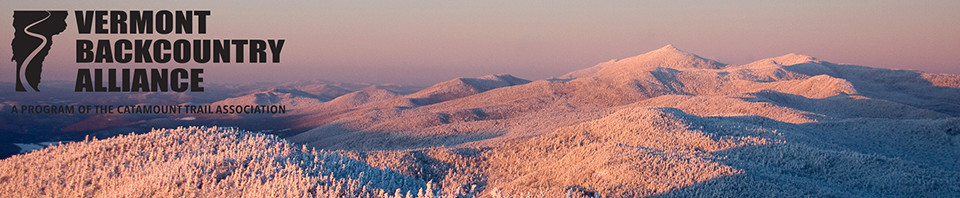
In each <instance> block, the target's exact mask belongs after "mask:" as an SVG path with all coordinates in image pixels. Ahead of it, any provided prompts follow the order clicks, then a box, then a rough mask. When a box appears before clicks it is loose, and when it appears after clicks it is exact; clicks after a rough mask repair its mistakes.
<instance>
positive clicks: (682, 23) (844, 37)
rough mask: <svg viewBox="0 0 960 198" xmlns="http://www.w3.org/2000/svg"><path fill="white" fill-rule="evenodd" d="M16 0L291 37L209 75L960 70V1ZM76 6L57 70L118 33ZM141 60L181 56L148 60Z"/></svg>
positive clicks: (211, 34) (55, 77) (360, 78)
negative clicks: (95, 27) (199, 13)
mask: <svg viewBox="0 0 960 198" xmlns="http://www.w3.org/2000/svg"><path fill="white" fill-rule="evenodd" d="M4 4H5V5H8V6H5V7H6V8H4V9H3V10H4V12H5V13H6V14H5V16H8V17H0V23H2V24H5V25H0V27H2V30H0V31H2V32H5V33H3V34H0V40H4V41H7V42H9V41H11V40H12V38H13V34H12V32H13V29H12V26H11V25H10V24H12V17H10V16H12V14H13V10H29V9H45V10H55V9H62V10H83V9H113V10H136V9H149V10H160V9H170V10H178V9H179V10H182V9H191V10H193V9H208V10H211V11H212V15H211V17H210V18H209V19H208V24H209V26H208V33H207V34H206V35H201V36H198V37H197V38H213V39H225V38H264V39H266V38H283V39H286V40H287V44H286V46H285V47H284V52H283V57H282V60H283V61H282V63H280V64H246V65H229V64H205V65H203V68H205V69H206V72H205V73H204V75H205V80H206V81H205V82H208V83H236V82H259V81H294V80H327V81H338V82H370V83H398V84H412V85H428V84H432V83H436V82H440V81H444V80H448V79H452V78H456V77H475V76H482V75H487V74H501V73H504V74H512V75H515V76H518V77H521V78H526V79H531V80H536V79H543V78H547V77H552V76H559V75H562V74H565V73H567V72H570V71H574V70H577V69H582V68H586V67H590V66H592V65H595V64H597V63H601V62H605V61H607V60H611V59H619V58H625V57H630V56H634V55H637V54H641V53H644V52H647V51H650V50H654V49H657V48H659V47H661V46H664V45H667V44H673V45H675V46H677V48H679V49H681V50H684V51H688V52H691V53H695V54H698V55H700V56H703V57H705V58H710V59H713V60H717V61H720V62H723V63H727V64H744V63H748V62H751V61H754V60H758V59H762V58H768V57H776V56H780V55H784V54H788V53H797V54H804V55H810V56H814V57H817V58H820V59H822V60H826V61H830V62H835V63H846V64H856V65H865V66H872V67H883V68H894V69H910V70H920V71H925V72H935V73H960V67H958V66H957V64H956V63H958V62H960V56H956V55H955V54H956V53H957V52H960V37H957V36H956V35H960V13H957V12H955V10H957V8H960V2H956V1H917V2H897V1H884V2H873V1H856V2H828V1H804V2H763V1H736V2H688V1H683V2H629V1H623V2H615V3H607V4H598V3H595V2H573V1H559V2H540V3H533V2H521V3H518V2H508V1H496V2H489V1H485V2H456V3H454V2H444V1H427V2H423V1H421V2H379V3H371V2H354V1H335V2H282V3H277V2H235V3H232V4H220V3H211V2H188V1H183V2H182V3H169V4H166V3H159V2H124V1H96V2H54V1H34V2H20V1H6V2H4ZM170 4H178V5H170ZM250 10H257V11H258V12H248V11H250ZM70 15H71V16H68V18H67V20H68V23H67V24H68V27H67V30H66V31H64V32H63V33H61V34H60V35H57V36H54V39H53V46H52V49H51V54H50V55H49V56H48V59H47V60H46V61H44V64H45V65H46V66H45V67H44V74H43V77H44V80H45V82H46V81H68V82H69V81H73V80H75V75H76V69H75V68H76V66H75V65H78V64H77V63H74V58H75V57H74V50H75V46H74V42H73V40H75V39H77V38H87V39H95V38H113V37H112V36H104V37H100V35H82V36H79V37H78V36H77V33H76V27H74V26H75V23H73V22H72V21H71V20H73V16H72V15H73V13H72V12H71V13H70ZM268 17H274V18H268ZM290 21H295V22H296V23H294V22H290ZM193 36H194V35H123V36H122V37H125V38H145V39H146V38H167V39H174V38H179V37H186V38H193ZM116 38H119V37H116ZM11 56H12V53H11V51H10V47H0V58H2V59H4V60H11V59H10V57H11ZM3 65H4V66H2V67H0V81H3V82H12V81H13V79H14V78H13V73H15V72H14V71H15V68H16V67H15V66H14V65H15V62H13V61H5V62H4V64H3ZM141 65H142V66H144V67H175V66H178V65H179V64H164V65H155V64H137V66H141ZM151 65H152V66H151ZM91 66H93V65H91ZM97 66H102V65H97ZM236 76H243V78H236ZM41 86H42V85H41Z"/></svg>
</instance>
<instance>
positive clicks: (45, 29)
mask: <svg viewBox="0 0 960 198" xmlns="http://www.w3.org/2000/svg"><path fill="white" fill-rule="evenodd" d="M66 19H67V11H13V28H14V29H15V30H16V31H15V32H14V34H13V43H12V44H11V46H12V47H13V61H16V62H17V91H18V92H26V91H27V89H26V86H24V85H25V84H26V85H30V87H31V88H33V90H34V91H40V89H38V88H37V85H39V84H40V73H41V72H42V71H43V60H44V59H45V58H46V57H47V54H48V53H49V52H50V45H51V44H53V40H52V38H53V35H57V34H60V33H61V32H63V31H64V30H65V29H66V28H67V23H66V21H65V20H66Z"/></svg>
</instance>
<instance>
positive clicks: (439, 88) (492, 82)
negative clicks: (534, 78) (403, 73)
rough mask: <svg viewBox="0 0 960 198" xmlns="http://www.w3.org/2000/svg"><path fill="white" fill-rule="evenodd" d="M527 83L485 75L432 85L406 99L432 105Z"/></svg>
mask: <svg viewBox="0 0 960 198" xmlns="http://www.w3.org/2000/svg"><path fill="white" fill-rule="evenodd" d="M529 82H530V81H529V80H525V79H521V78H517V77H514V76H511V75H509V74H499V75H486V76H481V77H479V78H457V79H453V80H449V81H445V82H441V83H437V84H434V85H433V86H430V87H427V88H426V89H423V90H420V91H418V92H416V93H412V94H410V95H407V96H406V97H407V98H413V99H419V100H423V102H421V103H420V104H432V103H437V102H442V101H448V100H453V99H457V98H462V97H466V96H470V95H474V94H477V93H481V92H485V91H489V90H491V89H495V88H500V87H509V86H514V85H522V84H527V83H529Z"/></svg>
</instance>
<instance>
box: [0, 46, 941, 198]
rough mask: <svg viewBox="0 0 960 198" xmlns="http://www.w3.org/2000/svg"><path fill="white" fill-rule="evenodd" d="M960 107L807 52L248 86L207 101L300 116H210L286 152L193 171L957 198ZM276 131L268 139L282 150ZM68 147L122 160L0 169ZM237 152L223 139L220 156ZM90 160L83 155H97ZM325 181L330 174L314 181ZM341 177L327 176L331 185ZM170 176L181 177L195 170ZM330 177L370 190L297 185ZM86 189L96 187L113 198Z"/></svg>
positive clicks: (450, 190) (533, 186) (379, 182)
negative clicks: (403, 81)
mask: <svg viewBox="0 0 960 198" xmlns="http://www.w3.org/2000/svg"><path fill="white" fill-rule="evenodd" d="M308 84H309V83H308ZM957 98H960V75H956V74H932V73H923V72H918V71H906V70H891V69H881V68H871V67H865V66H857V65H847V64H836V63H831V62H827V61H823V60H819V59H817V58H814V57H810V56H805V55H799V54H787V55H784V56H779V57H774V58H768V59H762V60H758V61H755V62H752V63H748V64H743V65H730V64H724V63H720V62H717V61H714V60H709V59H706V58H703V57H700V56H697V55H695V54H692V53H688V52H684V51H681V50H679V49H677V48H675V47H673V46H670V45H668V46H665V47H662V48H660V49H656V50H653V51H650V52H647V53H644V54H640V55H637V56H634V57H629V58H623V59H618V60H611V61H608V62H604V63H600V64H597V65H595V66H593V67H589V68H585V69H582V70H577V71H573V72H570V73H568V74H565V75H562V76H558V77H556V78H550V79H543V80H536V81H529V80H524V79H520V78H517V77H514V76H510V75H505V74H500V75H488V76H482V77H477V78H457V79H453V80H449V81H445V82H441V83H438V84H435V85H433V86H430V87H427V88H424V89H419V90H409V89H401V88H397V87H394V86H385V85H375V86H352V87H350V86H333V85H332V84H329V83H326V84H324V86H320V87H317V85H314V86H310V85H303V84H292V85H286V86H277V87H274V88H270V89H261V90H255V91H249V92H245V93H243V94H240V95H237V96H235V97H230V98H225V99H222V100H219V101H217V102H213V103H231V104H233V103H255V104H284V105H288V106H289V107H291V109H292V113H289V114H286V115H276V116H272V117H269V118H264V117H230V118H217V119H219V120H241V121H249V122H253V121H255V120H263V119H270V120H271V122H273V123H271V124H273V125H280V126H279V127H282V128H291V130H293V131H295V132H290V133H285V134H282V135H283V137H284V139H285V140H283V141H284V142H282V143H269V144H267V145H262V144H261V143H257V142H262V141H257V142H254V143H256V144H252V145H250V146H252V147H266V148H263V149H268V150H269V151H270V153H269V154H271V155H280V154H282V156H281V158H268V159H263V158H259V157H246V156H245V155H232V154H230V155H228V154H222V156H221V155H211V156H207V155H201V156H200V157H201V158H197V160H204V163H201V164H198V165H197V166H198V168H195V170H197V171H196V173H197V175H199V176H197V177H198V178H206V177H208V176H209V175H211V174H212V175H222V174H224V172H231V171H232V172H237V170H235V169H226V170H225V171H223V169H224V168H223V167H228V168H229V167H233V165H234V164H237V163H235V162H242V163H239V164H244V163H253V164H257V163H265V162H263V161H267V162H270V160H274V161H276V160H278V159H288V160H286V161H288V162H286V163H278V165H280V166H284V167H290V168H289V169H297V170H298V171H301V172H303V174H287V172H279V173H283V174H279V175H277V174H273V175H263V174H260V175H257V174H228V175H227V176H224V177H225V178H228V179H229V180H226V181H247V180H245V179H244V177H260V178H266V179H268V181H275V182H293V181H297V182H299V183H296V185H290V186H288V188H294V189H287V190H285V191H284V192H296V193H302V194H298V195H304V196H326V195H328V194H325V193H330V192H339V193H353V194H362V195H365V196H366V195H369V196H379V197H404V196H407V194H408V193H407V192H414V193H410V194H417V193H415V192H416V191H417V190H418V189H428V190H420V191H421V193H420V195H419V196H421V197H435V196H436V197H469V196H481V197H528V196H545V197H561V196H569V197H596V196H602V197H649V196H662V197H691V196H695V197H770V196H773V197H803V196H816V197H827V196H830V197H916V196H919V197H956V196H960V161H958V160H957V159H960V100H957ZM211 120H216V119H211ZM295 129H302V130H295ZM183 130H184V129H179V130H177V131H169V130H160V131H154V132H151V133H149V134H148V136H149V137H153V136H157V137H156V138H160V139H164V136H162V135H155V134H156V133H172V132H175V133H176V134H179V133H184V132H181V131H183ZM185 132H186V134H197V135H199V136H200V137H207V136H211V135H210V134H213V135H212V136H215V137H223V136H226V137H234V136H237V135H236V134H237V133H239V134H241V135H242V136H243V137H247V136H250V133H248V132H243V131H233V130H229V131H223V130H210V129H196V128H190V129H189V130H186V131H185ZM183 136H185V134H180V135H176V136H174V137H183ZM253 137H256V138H257V139H258V140H260V139H264V138H263V137H261V136H253ZM136 138H142V137H140V136H125V137H121V138H116V139H111V140H107V141H113V142H118V141H119V142H139V141H132V139H136ZM272 138H274V137H273V136H270V138H267V139H270V140H271V141H270V142H273V141H279V140H276V139H272ZM126 139H131V140H126ZM234 139H236V138H230V139H229V140H230V141H234ZM101 141H104V140H101ZM216 141H219V140H216ZM93 142H97V141H93ZM240 142H248V141H243V140H242V139H241V141H240ZM288 142H289V143H288ZM188 143H189V141H188ZM75 144H82V145H86V146H83V149H89V150H91V151H90V152H93V153H96V152H98V151H101V152H105V151H110V152H118V153H117V155H129V151H126V150H120V151H117V150H116V149H117V148H125V147H115V146H94V145H96V144H98V143H90V142H83V143H71V144H67V145H66V146H57V147H52V148H47V149H44V150H41V151H36V152H32V153H28V154H24V155H19V156H15V157H13V158H10V159H5V160H3V161H0V168H2V169H4V170H9V171H20V170H23V169H26V167H36V166H38V165H43V164H54V163H60V162H59V161H58V160H62V159H63V158H62V156H63V155H65V154H69V153H64V151H62V150H63V148H66V147H71V145H73V147H78V146H77V145H75ZM137 144H140V143H134V144H131V145H137ZM275 144H279V145H282V146H288V147H292V148H296V147H297V146H302V147H305V148H313V149H317V150H323V151H322V152H306V150H303V149H300V150H302V151H300V150H291V151H293V152H294V154H293V155H294V156H300V155H303V156H307V157H313V156H332V155H331V153H336V154H337V155H336V156H337V157H334V158H329V157H328V158H327V159H332V160H335V161H338V163H341V164H342V165H341V167H347V168H341V169H344V170H363V171H364V172H371V173H372V174H373V175H374V177H373V178H368V177H361V176H358V175H356V174H354V173H355V172H346V174H345V176H339V175H337V174H338V171H339V170H340V169H336V170H327V169H323V168H321V169H318V168H311V167H315V164H316V163H317V162H318V161H316V160H314V161H313V162H311V161H309V160H307V161H302V160H300V161H297V160H294V161H290V160H289V159H300V158H302V157H292V158H291V157H286V156H289V155H288V154H287V153H289V152H286V151H284V152H279V151H283V150H282V149H281V150H277V149H278V147H277V146H270V145H275ZM167 146H168V147H173V148H177V149H174V150H175V151H173V152H184V153H196V151H192V150H196V149H201V148H195V147H192V146H189V145H179V144H177V143H175V142H174V143H170V145H167ZM151 149H156V148H151ZM233 149H234V148H230V147H225V148H223V151H218V153H219V152H227V153H229V152H232V150H233ZM236 149H250V148H249V147H243V148H236ZM201 150H202V149H201ZM301 152H302V154H301ZM58 153H60V154H58ZM191 155H195V154H191ZM71 156H77V155H71ZM163 156H170V155H163ZM93 157H96V156H92V157H91V156H89V155H87V156H79V157H78V158H77V159H79V160H81V161H82V160H96V159H93ZM88 158H89V159H88ZM176 159H178V160H182V161H183V162H184V163H192V162H193V161H191V160H189V159H185V158H176ZM191 159H192V158H191ZM237 160H243V161H237ZM350 160H353V161H350ZM327 161H330V160H327ZM346 161H349V163H347V162H346ZM215 162H216V163H215ZM30 163H33V164H30ZM144 163H153V161H147V162H144ZM208 164H214V165H216V166H213V167H206V166H207V165H208ZM218 164H219V165H218ZM78 166H89V167H74V168H77V170H81V169H83V168H90V167H93V166H96V167H97V168H98V169H100V168H108V169H109V168H114V169H116V170H119V171H120V173H128V174H133V175H143V174H148V173H149V174H159V173H150V172H143V171H141V170H142V168H140V167H135V168H130V165H129V164H128V163H122V162H118V163H111V164H89V165H87V164H83V165H78ZM266 167H270V166H266ZM350 167H353V168H350ZM251 168H262V167H260V166H255V167H251ZM50 170H54V169H50ZM191 170H193V169H191ZM265 170H269V171H267V172H266V173H277V171H275V170H274V169H265ZM284 170H286V169H284ZM9 171H4V172H9ZM204 171H206V172H204ZM251 171H253V170H251ZM298 171H294V172H297V173H300V172H298ZM318 171H319V172H321V173H322V174H319V175H317V174H315V173H314V172H318ZM331 171H332V172H333V173H334V175H333V176H331V177H326V176H324V175H327V174H329V172H331ZM261 172H263V171H261ZM191 173H193V172H191ZM244 173H246V172H244ZM98 174H99V173H98ZM104 174H106V173H104ZM170 174H174V175H178V176H177V178H179V177H186V176H184V174H187V173H170ZM107 175H109V174H107ZM36 176H42V177H43V178H47V177H53V178H47V179H48V180H51V181H57V180H56V178H57V177H58V176H57V175H54V174H50V173H49V172H45V171H30V172H26V174H19V175H14V176H10V177H9V178H11V179H3V180H0V186H2V188H0V189H13V188H16V187H17V185H21V184H20V183H17V182H12V181H20V180H22V178H29V177H36ZM281 176H282V177H281ZM218 177H219V176H218ZM236 177H239V178H236ZM13 178H16V179H13ZM100 178H103V177H100ZM277 178H280V179H277ZM300 178H302V179H300ZM337 178H350V179H347V180H335V179H337ZM358 178H359V179H358ZM331 179H334V180H331ZM104 180H112V179H111V178H109V177H106V178H105V179H104ZM199 181H203V182H210V184H213V185H217V186H216V187H217V188H214V189H213V190H208V189H203V190H202V191H201V190H199V187H197V186H196V185H184V186H180V187H179V188H183V189H177V190H165V191H163V192H164V193H166V194H170V192H175V193H181V191H183V192H204V193H208V194H205V195H211V194H209V193H214V192H216V193H229V194H226V195H227V196H229V195H244V194H247V193H246V191H242V190H241V191H235V190H229V188H224V189H226V190H223V189H220V188H219V186H224V185H228V184H229V183H223V182H220V180H199ZM327 181H337V182H339V183H337V182H334V183H329V182H327ZM203 182H200V183H203ZM357 182H359V183H357ZM428 182H429V183H430V184H429V185H427V183H428ZM94 183H97V182H94ZM101 183H103V182H101ZM98 184H99V183H98ZM191 184H193V183H191ZM267 184H269V185H273V183H267ZM333 184H336V185H340V184H344V185H347V186H353V187H354V188H362V190H341V191H330V190H323V191H318V190H304V191H297V190H296V189H297V188H301V187H302V188H310V189H318V188H320V187H324V186H325V185H333ZM37 185H43V186H44V188H40V189H48V190H49V189H65V188H68V187H67V186H63V184H60V183H42V184H39V183H38V184H37ZM71 185H73V184H71ZM142 185H146V186H138V189H140V188H142V189H155V188H159V187H156V186H154V187H151V186H150V185H152V184H142ZM205 185H206V183H205ZM269 185H263V186H252V187H251V189H262V188H261V187H266V186H269ZM194 188H198V189H194ZM324 188H325V187H324ZM104 189H108V188H104ZM160 189H165V187H164V188H160ZM184 189H190V190H184ZM91 191H92V192H90V193H89V194H94V195H96V194H97V193H99V192H101V191H105V190H103V189H100V190H96V189H94V190H91ZM394 191H396V192H394ZM7 192H16V193H15V194H20V195H47V194H43V192H40V193H38V192H35V191H31V192H23V191H19V190H18V191H7ZM135 192H136V193H139V192H141V191H135ZM251 192H255V191H251ZM111 193H119V194H121V195H131V196H135V195H141V194H136V193H134V192H111ZM220 195H224V194H220ZM410 196H416V195H410Z"/></svg>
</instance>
